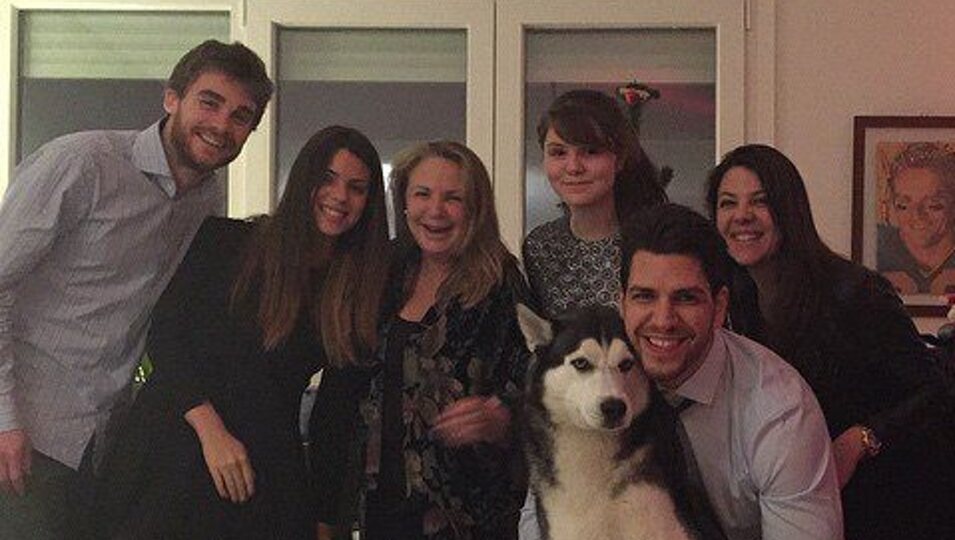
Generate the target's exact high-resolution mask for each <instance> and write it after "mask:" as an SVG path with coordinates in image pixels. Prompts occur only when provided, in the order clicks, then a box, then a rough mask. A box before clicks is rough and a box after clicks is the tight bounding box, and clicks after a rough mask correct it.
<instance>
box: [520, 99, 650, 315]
mask: <svg viewBox="0 0 955 540" xmlns="http://www.w3.org/2000/svg"><path fill="white" fill-rule="evenodd" d="M537 141H538V143H539V144H540V146H541V149H542V150H543V151H544V162H543V167H544V171H545V173H546V174H547V179H548V181H549V182H550V185H551V188H552V189H553V190H554V192H555V193H556V194H557V196H558V197H560V200H561V206H562V207H563V209H564V211H565V212H564V215H562V216H561V217H559V218H557V219H555V220H553V221H549V222H547V223H544V224H543V225H540V226H538V227H536V228H535V229H534V230H532V231H531V232H530V234H528V235H527V238H525V239H524V246H523V252H524V266H525V268H526V269H527V279H528V281H529V282H530V286H531V289H533V291H534V293H535V294H536V295H537V297H538V299H539V300H540V303H541V306H540V307H541V308H542V309H543V313H544V314H545V315H546V316H548V317H556V316H559V315H561V314H562V313H563V312H565V311H567V310H568V309H572V308H575V307H581V306H587V305H594V304H602V305H607V306H615V305H616V302H617V297H618V295H619V290H620V276H619V274H620V223H622V222H623V220H625V219H627V217H628V216H630V215H633V214H634V213H635V212H638V211H640V209H641V208H646V207H648V206H652V205H654V204H659V203H662V202H665V201H666V194H665V193H664V191H663V188H662V187H661V186H660V184H659V183H658V173H657V170H656V168H655V167H654V165H653V164H652V163H651V162H650V160H649V158H648V157H647V155H646V153H645V152H644V151H643V148H642V147H641V146H640V142H639V140H638V139H637V135H636V133H635V132H634V130H633V128H632V127H631V126H630V124H629V123H628V122H627V118H626V117H625V116H624V114H623V111H622V110H621V109H620V107H619V106H618V105H617V103H616V101H614V99H613V98H612V97H610V96H609V95H607V94H604V93H602V92H598V91H596V90H571V91H569V92H566V93H564V94H561V95H560V96H559V97H558V98H557V99H555V100H554V102H553V103H552V104H551V105H550V107H549V108H548V109H547V112H545V113H544V115H543V116H542V117H541V119H540V121H539V122H538V124H537Z"/></svg>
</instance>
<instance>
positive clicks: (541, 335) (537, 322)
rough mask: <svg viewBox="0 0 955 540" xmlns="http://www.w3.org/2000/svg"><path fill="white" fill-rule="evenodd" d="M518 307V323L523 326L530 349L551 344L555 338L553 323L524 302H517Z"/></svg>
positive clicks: (533, 349)
mask: <svg viewBox="0 0 955 540" xmlns="http://www.w3.org/2000/svg"><path fill="white" fill-rule="evenodd" d="M516 309H517V323H518V325H520V327H521V333H522V334H524V341H526V342H527V348H528V350H530V351H535V350H537V348H538V347H543V346H546V345H549V344H550V342H551V340H552V339H554V329H553V326H552V325H551V323H550V322H549V321H548V320H547V319H544V318H543V317H541V316H539V315H538V314H536V313H534V312H533V311H532V310H531V308H529V307H527V306H525V305H524V304H517V306H516Z"/></svg>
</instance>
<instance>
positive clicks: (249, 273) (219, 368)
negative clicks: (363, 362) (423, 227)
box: [96, 126, 387, 539]
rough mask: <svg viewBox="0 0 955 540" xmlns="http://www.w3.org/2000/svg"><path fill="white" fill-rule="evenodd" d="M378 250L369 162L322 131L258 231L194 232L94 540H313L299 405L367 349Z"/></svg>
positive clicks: (380, 281) (375, 191)
mask: <svg viewBox="0 0 955 540" xmlns="http://www.w3.org/2000/svg"><path fill="white" fill-rule="evenodd" d="M386 246H387V225H386V220H385V204H384V185H383V181H382V170H381V163H380V161H379V157H378V153H377V152H376V151H375V149H374V147H373V146H372V145H371V143H370V142H369V141H368V139H367V138H366V137H365V136H364V135H362V134H361V133H359V132H358V131H356V130H354V129H351V128H346V127H338V126H335V127H329V128H326V129H323V130H321V131H319V132H318V133H316V134H315V135H313V136H312V137H311V138H310V139H309V141H308V142H307V143H306V144H305V146H304V147H303V148H302V150H301V151H300V152H299V154H298V157H297V158H296V160H295V162H294V164H293V166H292V170H291V172H290V175H289V182H288V185H287V188H286V191H285V193H284V195H283V197H282V200H281V202H280V203H279V206H278V208H277V209H276V211H275V212H274V213H273V214H272V215H271V216H266V217H262V218H259V219H257V220H255V221H251V222H245V221H237V220H229V219H223V218H210V219H208V220H207V221H206V222H205V223H204V224H203V226H202V228H201V229H200V231H199V233H198V234H197V236H196V238H195V240H194V241H193V243H192V245H191V247H190V250H189V253H188V254H187V255H186V258H185V260H184V262H183V264H182V266H181V267H180V268H179V270H178V272H177V274H176V276H175V277H174V278H173V280H172V282H171V283H170V285H169V287H168V288H167V289H166V292H165V293H164V294H163V296H162V298H161V300H160V301H159V303H158V304H157V306H156V309H155V311H154V313H153V322H152V328H151V331H150V334H149V339H148V344H147V350H148V352H149V356H150V358H151V360H152V362H153V364H154V366H155V371H154V372H153V374H152V375H151V376H150V378H149V380H148V381H147V382H146V384H145V386H144V388H143V389H142V390H141V392H140V394H139V396H138V397H137V400H136V403H135V405H134V408H133V410H132V413H131V416H130V418H129V419H128V420H127V421H126V423H125V424H124V426H123V430H122V432H121V433H120V436H119V442H118V444H117V446H116V447H115V448H114V449H113V450H112V452H111V453H110V455H109V457H108V459H107V462H106V464H105V467H104V474H103V480H102V482H101V483H100V486H99V489H98V490H97V493H98V495H99V501H98V504H97V512H98V513H97V516H96V518H97V519H98V520H99V521H100V522H101V525H102V527H101V529H100V534H101V536H102V537H104V538H136V539H143V538H190V539H199V538H209V539H213V538H215V539H220V538H249V539H253V538H254V539H259V538H262V539H265V538H268V539H272V538H282V539H285V538H309V537H314V534H315V518H314V515H313V510H312V503H311V500H310V498H309V495H308V489H307V485H306V478H307V475H306V471H305V467H304V459H303V454H302V446H301V441H300V437H299V433H298V415H299V403H300V399H301V396H302V392H303V390H304V389H305V388H306V386H307V385H308V382H309V379H310V377H311V376H312V374H313V373H315V372H316V371H317V370H318V369H320V368H322V367H323V366H325V365H326V364H336V365H340V364H345V363H349V362H354V361H356V360H357V359H359V358H362V357H364V356H366V355H367V354H369V351H372V350H374V349H375V347H376V345H377V312H378V306H379V304H380V301H381V300H380V297H381V294H382V290H383V288H384V281H385V276H384V275H383V272H381V271H379V270H378V269H379V268H381V266H380V265H379V264H376V263H378V262H380V261H381V260H382V256H383V254H385V253H386V252H387V249H386Z"/></svg>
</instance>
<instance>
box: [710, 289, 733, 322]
mask: <svg viewBox="0 0 955 540" xmlns="http://www.w3.org/2000/svg"><path fill="white" fill-rule="evenodd" d="M729 305H730V291H729V289H728V288H726V286H725V285H724V286H723V288H721V289H720V290H719V292H718V293H716V295H715V296H714V297H713V307H714V313H713V329H714V330H715V329H717V328H722V327H723V325H724V324H726V312H727V311H728V310H729Z"/></svg>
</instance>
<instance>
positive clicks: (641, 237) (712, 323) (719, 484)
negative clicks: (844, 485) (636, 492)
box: [521, 205, 843, 540]
mask: <svg viewBox="0 0 955 540" xmlns="http://www.w3.org/2000/svg"><path fill="white" fill-rule="evenodd" d="M621 238H622V248H621V256H622V257H621V261H622V265H621V284H622V288H623V298H622V299H621V306H620V311H621V315H622V316H623V319H624V323H625V327H626V330H627V335H628V337H629V338H630V340H631V342H632V343H633V345H634V347H635V348H636V349H637V351H638V352H639V353H640V357H641V363H642V365H643V367H644V369H645V371H646V372H647V375H649V376H650V378H651V379H653V380H654V381H655V382H656V384H657V385H658V386H659V387H660V389H661V390H663V392H664V394H665V395H667V396H668V398H669V399H673V400H689V401H690V402H691V405H690V406H689V407H687V408H685V409H683V411H682V412H681V413H680V420H681V421H682V424H683V427H684V428H685V430H686V435H687V440H688V441H689V444H690V446H691V448H690V449H685V450H688V451H690V452H692V454H691V455H692V458H693V459H694V460H695V464H696V467H695V468H696V469H697V471H698V475H699V478H698V480H699V481H701V482H702V485H703V487H704V488H705V492H706V496H708V498H709V503H710V505H711V506H712V507H713V510H714V512H715V514H716V518H717V520H718V522H719V526H720V527H721V528H722V532H723V533H724V534H725V536H726V537H727V538H729V539H730V540H757V539H766V540H797V539H818V540H838V539H841V538H842V537H843V528H842V527H843V526H842V507H841V502H840V496H839V484H838V481H837V479H836V474H835V465H834V461H833V457H832V451H831V447H830V443H829V435H828V433H827V431H826V423H825V419H824V418H823V416H822V412H821V410H820V409H819V405H818V403H817V402H816V399H815V397H814V396H813V394H812V391H811V390H810V389H809V387H808V385H807V384H806V383H805V381H804V380H803V379H802V377H800V376H799V374H798V373H797V372H796V371H795V369H794V368H792V367H791V366H790V365H789V364H787V363H786V362H785V361H784V360H783V359H781V358H780V357H779V356H777V355H776V354H774V353H773V352H772V351H770V350H769V349H766V348H765V347H763V346H761V345H759V344H758V343H756V342H754V341H751V340H749V339H747V338H745V337H742V336H739V335H736V334H733V333H731V332H729V331H727V330H724V329H723V322H724V320H725V316H726V308H727V303H728V301H729V292H728V289H727V284H728V282H729V277H730V270H729V268H730V263H729V259H728V255H727V253H726V247H725V244H724V243H723V239H722V238H721V237H720V235H719V233H718V232H717V231H716V229H715V228H714V227H713V226H712V224H710V223H709V221H707V220H706V219H705V218H704V217H703V216H700V215H699V214H697V213H696V212H693V211H692V210H690V209H688V208H685V207H682V206H678V205H664V206H661V207H658V208H654V209H652V210H648V211H646V212H644V213H642V214H641V215H640V216H639V217H637V218H636V219H634V220H632V221H631V222H629V223H627V224H626V225H625V226H624V227H623V228H622V230H621ZM691 469H692V467H691ZM691 483H692V481H691ZM522 521H523V522H522V526H521V538H522V539H523V540H529V539H532V538H539V532H538V531H537V530H536V529H537V527H536V525H535V524H534V523H533V522H532V520H528V519H524V520H522Z"/></svg>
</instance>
